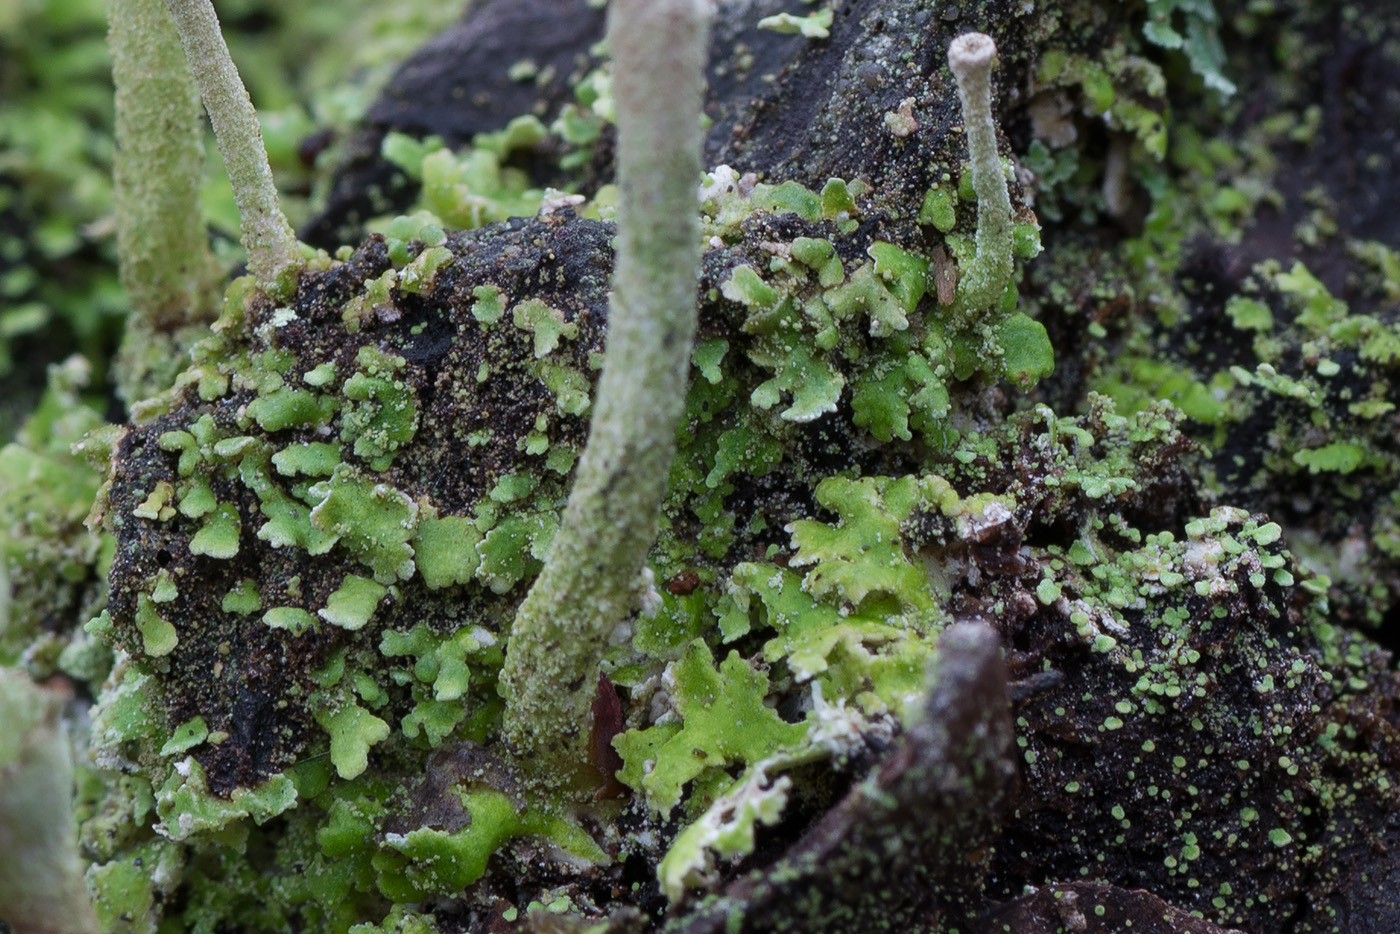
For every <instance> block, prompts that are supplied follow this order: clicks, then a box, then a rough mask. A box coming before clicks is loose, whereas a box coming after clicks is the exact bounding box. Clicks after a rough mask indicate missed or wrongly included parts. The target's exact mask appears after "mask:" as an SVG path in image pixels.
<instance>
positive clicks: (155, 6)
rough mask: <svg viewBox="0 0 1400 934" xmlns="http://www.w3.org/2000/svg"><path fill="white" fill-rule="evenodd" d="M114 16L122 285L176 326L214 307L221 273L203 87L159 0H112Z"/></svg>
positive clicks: (161, 321) (152, 318)
mask: <svg viewBox="0 0 1400 934" xmlns="http://www.w3.org/2000/svg"><path fill="white" fill-rule="evenodd" d="M108 20H109V23H110V25H111V33H110V37H109V41H110V43H111V48H112V79H113V83H114V84H115V85H116V136H117V150H116V154H115V157H114V160H113V161H114V175H115V181H116V201H117V250H118V253H119V254H120V256H121V277H122V285H123V286H124V287H125V288H126V294H127V298H128V299H129V300H130V301H131V305H132V309H133V310H134V311H135V313H136V314H138V315H140V316H141V317H142V318H144V319H145V320H146V321H148V322H149V323H150V324H151V325H152V326H153V327H154V328H156V329H160V330H173V329H174V328H176V327H179V326H180V325H183V324H187V323H189V322H190V321H192V320H197V319H198V318H200V317H202V315H203V314H204V312H206V311H207V310H208V309H209V308H212V307H214V304H215V303H214V301H213V296H212V295H210V294H208V293H209V288H208V287H209V285H210V284H211V282H213V281H215V280H216V279H217V277H218V268H217V266H216V264H215V262H214V258H213V254H212V253H211V252H210V251H209V238H208V236H207V235H206V233H205V229H204V218H203V214H202V211H201V209H200V201H199V192H200V188H201V186H202V182H203V179H204V131H203V129H202V128H201V126H200V118H199V89H198V88H196V87H195V84H194V80H193V79H192V78H191V77H190V73H189V70H188V69H186V68H185V67H184V56H183V53H182V52H181V49H180V37H179V36H178V35H177V34H176V32H175V27H174V25H173V24H172V23H171V22H170V16H169V14H168V13H167V12H166V10H165V4H164V3H163V2H162V0H111V4H110V6H109V7H108Z"/></svg>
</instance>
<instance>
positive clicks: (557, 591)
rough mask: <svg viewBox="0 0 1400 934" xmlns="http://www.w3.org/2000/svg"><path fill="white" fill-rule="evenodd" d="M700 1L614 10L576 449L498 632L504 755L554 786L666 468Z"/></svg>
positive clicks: (687, 268)
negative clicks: (589, 363) (612, 263)
mask: <svg viewBox="0 0 1400 934" xmlns="http://www.w3.org/2000/svg"><path fill="white" fill-rule="evenodd" d="M707 20H708V4H707V3H706V2H705V0H613V2H612V4H611V5H610V7H609V26H608V41H609V45H610V47H611V49H612V53H613V60H614V63H615V64H614V69H615V78H614V95H615V98H616V101H617V113H618V118H617V123H618V153H617V162H618V183H619V188H620V200H619V205H618V235H617V265H616V270H615V273H614V279H613V296H612V302H611V307H610V310H609V318H608V343H607V357H606V359H605V362H604V365H603V374H602V378H601V380H600V382H599V386H598V392H597V397H596V402H595V407H594V411H593V423H592V428H591V433H590V435H589V439H588V447H587V449H586V450H585V451H584V453H583V457H582V458H581V460H580V462H579V467H578V474H577V478H576V480H575V482H574V488H573V491H572V493H571V495H570V497H569V505H568V508H567V511H566V512H565V515H564V519H563V523H562V526H561V528H560V530H559V533H558V535H557V536H556V537H555V539H554V544H553V546H552V547H551V549H550V552H549V556H548V558H547V559H546V560H545V565H544V569H543V570H542V571H541V572H540V576H539V579H538V580H536V581H535V584H534V586H533V587H532V588H531V590H530V593H529V595H528V596H527V597H526V598H525V602H524V603H523V604H522V605H521V607H520V610H519V612H518V614H517V615H516V618H515V623H514V626H513V627H512V629H511V636H510V645H509V648H508V650H507V653H506V662H505V668H504V671H503V673H502V678H501V690H502V693H503V694H504V695H505V698H506V719H505V729H506V740H507V743H508V744H509V746H510V747H511V748H512V749H513V750H514V751H515V752H516V754H517V755H518V756H519V757H520V758H522V759H537V760H538V761H537V762H532V763H531V765H530V767H529V772H530V773H531V774H532V775H533V776H535V777H536V778H537V779H538V780H540V781H542V782H544V783H548V784H554V785H561V784H564V783H567V782H568V781H569V780H570V779H571V778H572V777H573V776H574V775H576V774H577V769H578V766H579V765H580V764H581V763H582V762H583V761H584V759H585V753H584V751H583V750H584V743H585V740H586V737H587V733H588V729H589V717H590V705H591V702H592V700H593V696H594V692H595V690H596V686H597V678H598V660H599V657H600V656H601V654H602V652H603V650H604V649H605V648H606V646H607V637H608V634H609V633H610V632H612V631H613V630H614V629H615V628H616V627H617V625H618V624H619V623H621V622H623V621H625V620H626V619H627V618H628V617H629V616H630V615H631V614H632V613H633V612H634V611H635V609H636V607H635V602H636V601H635V590H636V581H637V578H638V575H639V573H640V572H641V570H642V568H643V566H644V564H645V561H646V554H647V551H648V550H649V549H650V547H651V545H652V544H653V542H654V541H655V538H656V530H657V521H658V518H659V516H660V504H661V498H662V495H663V493H664V492H665V487H666V479H667V475H668V473H669V470H670V464H671V460H672V457H673V456H674V454H675V433H676V426H677V423H678V421H679V419H680V416H681V413H682V410H683V407H684V403H685V391H686V377H687V374H688V373H689V369H690V346H691V342H692V339H693V337H694V333H695V316H696V311H695V301H696V276H697V266H698V263H699V257H700V224H699V212H698V209H697V205H696V194H695V193H696V186H697V184H698V182H699V178H700V173H701V160H700V145H701V139H700V108H701V102H702V92H703V67H704V63H705V48H706V26H707Z"/></svg>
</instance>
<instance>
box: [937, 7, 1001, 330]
mask: <svg viewBox="0 0 1400 934" xmlns="http://www.w3.org/2000/svg"><path fill="white" fill-rule="evenodd" d="M996 57H997V46H996V43H995V42H993V41H992V37H991V36H988V35H985V34H984V33H980V32H967V33H963V34H962V35H961V36H958V37H957V38H956V39H954V40H953V42H952V44H951V45H950V46H948V67H949V68H950V69H952V72H953V77H954V78H955V79H956V80H957V82H958V100H959V102H960V103H961V104H962V115H963V127H964V132H965V133H966V134H967V150H968V161H969V163H970V164H971V168H972V190H973V191H974V192H976V193H977V240H976V246H977V254H976V257H975V258H974V260H973V261H972V262H971V263H970V264H968V265H967V266H966V267H965V268H964V269H963V270H962V274H961V277H960V279H959V281H958V299H959V304H960V305H961V306H962V308H963V310H964V311H965V312H967V313H970V314H973V315H976V314H977V313H979V312H982V311H985V310H987V309H989V308H991V307H992V306H993V305H995V304H996V303H997V301H998V300H999V299H1000V298H1001V295H1002V293H1003V292H1004V291H1006V286H1007V283H1009V282H1010V281H1011V273H1012V269H1013V265H1012V259H1011V195H1010V192H1009V191H1008V190H1007V187H1006V174H1005V172H1004V171H1003V170H1002V167H1001V157H1000V156H998V155H997V130H996V122H995V121H994V120H993V118H992V65H993V64H994V63H995V62H996Z"/></svg>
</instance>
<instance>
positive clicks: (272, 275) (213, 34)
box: [165, 0, 302, 297]
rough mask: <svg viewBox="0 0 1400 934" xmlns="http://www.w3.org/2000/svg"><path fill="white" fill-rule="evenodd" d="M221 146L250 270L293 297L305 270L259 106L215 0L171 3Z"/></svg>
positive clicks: (268, 288) (274, 291)
mask: <svg viewBox="0 0 1400 934" xmlns="http://www.w3.org/2000/svg"><path fill="white" fill-rule="evenodd" d="M165 5H166V6H167V7H168V8H169V9H170V14H171V15H172V16H173V17H174V18H175V28H176V29H177V30H178V31H179V33H180V42H181V43H182V44H183V45H184V47H185V58H186V59H187V60H188V61H189V67H190V71H192V72H193V73H194V78H195V81H196V82H197V83H198V84H199V93H200V95H201V96H202V97H203V98H204V107H205V109H206V110H208V111H209V122H210V123H212V124H213V125H214V135H215V136H216V137H217V138H218V141H219V152H220V153H221V154H222V155H223V157H224V166H225V168H226V169H227V170H228V177H229V181H230V182H231V183H232V184H233V198H234V200H235V201H236V202H237V203H238V213H239V217H240V220H241V224H242V228H243V247H244V249H246V250H247V251H248V269H249V270H251V271H252V273H253V275H254V276H256V277H257V280H258V284H259V285H260V286H261V287H262V289H263V291H265V292H267V293H268V294H270V295H273V296H276V297H285V296H286V295H289V294H290V292H291V290H292V288H293V287H294V286H295V281H296V274H297V272H299V271H300V269H301V268H302V260H301V255H300V252H299V250H298V248H297V238H296V234H294V233H293V232H292V225H291V224H289V223H288V222H287V217H286V215H284V214H283V213H282V206H281V204H280V202H279V201H278V198H277V186H276V185H275V184H273V181H272V169H271V167H270V166H269V165H268V162H267V150H266V148H265V147H264V146H263V139H262V127H261V126H259V124H258V116H257V113H256V112H255V111H254V110H253V102H252V101H251V100H249V98H248V91H247V89H245V88H244V87H243V79H242V78H240V77H239V76H238V69H237V68H235V67H234V64H233V59H232V58H231V57H230V56H229V52H228V44H227V43H225V42H224V36H223V33H222V32H220V31H219V18H218V17H217V16H216V15H215V14H214V7H213V6H212V5H211V4H210V2H209V0H165Z"/></svg>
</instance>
